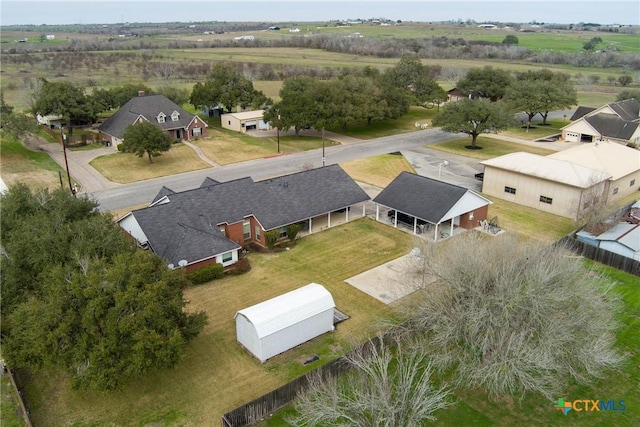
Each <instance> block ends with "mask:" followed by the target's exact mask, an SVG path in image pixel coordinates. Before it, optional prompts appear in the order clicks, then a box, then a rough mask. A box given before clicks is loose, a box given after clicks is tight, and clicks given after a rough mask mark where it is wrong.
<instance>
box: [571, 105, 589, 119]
mask: <svg viewBox="0 0 640 427" xmlns="http://www.w3.org/2000/svg"><path fill="white" fill-rule="evenodd" d="M594 110H595V108H593V107H583V106H582V105H578V108H576V111H575V112H574V113H573V115H572V116H571V118H570V119H569V120H570V121H572V122H573V121H575V120H578V119H579V118H581V117H583V116H584V115H585V114H589V113H590V112H592V111H594Z"/></svg>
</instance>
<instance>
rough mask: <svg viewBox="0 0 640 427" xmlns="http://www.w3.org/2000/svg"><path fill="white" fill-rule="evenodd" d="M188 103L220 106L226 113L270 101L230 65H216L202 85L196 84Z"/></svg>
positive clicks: (196, 105) (262, 104)
mask: <svg viewBox="0 0 640 427" xmlns="http://www.w3.org/2000/svg"><path fill="white" fill-rule="evenodd" d="M189 102H191V104H193V106H194V107H196V108H200V107H202V106H204V105H217V104H221V105H223V106H224V107H225V109H226V110H227V111H231V110H232V109H233V108H234V107H236V106H240V107H241V108H246V107H249V106H252V107H254V108H255V107H259V106H264V105H268V104H270V103H271V101H270V100H269V99H268V98H267V97H266V96H265V95H264V94H263V93H262V92H260V91H258V90H255V89H254V87H253V83H251V81H250V80H248V79H247V78H245V77H244V76H243V75H241V74H240V73H239V72H238V71H237V70H236V68H235V67H234V66H233V65H231V64H223V63H219V64H216V65H215V66H214V67H213V68H212V69H211V72H210V73H209V75H207V79H206V81H205V82H204V83H196V84H195V85H194V86H193V90H192V91H191V96H190V98H189Z"/></svg>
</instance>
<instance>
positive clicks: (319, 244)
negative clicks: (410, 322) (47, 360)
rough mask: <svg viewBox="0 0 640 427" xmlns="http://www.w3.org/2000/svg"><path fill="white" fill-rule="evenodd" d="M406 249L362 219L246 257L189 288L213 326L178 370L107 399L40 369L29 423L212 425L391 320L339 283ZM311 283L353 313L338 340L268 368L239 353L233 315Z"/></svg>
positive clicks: (325, 340) (330, 338)
mask: <svg viewBox="0 0 640 427" xmlns="http://www.w3.org/2000/svg"><path fill="white" fill-rule="evenodd" d="M410 247H411V236H410V235H409V234H407V233H403V232H399V231H397V230H395V229H393V228H392V227H388V226H385V225H382V224H380V223H376V222H375V221H372V220H369V219H361V220H357V221H354V222H351V223H348V224H345V225H342V226H339V227H335V228H333V229H331V230H327V231H323V232H322V233H317V234H314V235H311V236H307V237H304V238H302V239H299V240H298V242H297V245H296V246H295V248H293V249H292V250H290V251H285V252H279V253H274V254H257V253H254V254H251V255H249V256H250V260H251V265H252V269H251V271H250V272H249V273H246V274H244V275H241V276H230V277H226V278H224V279H222V280H219V281H214V282H210V283H208V284H205V285H201V286H197V287H193V288H189V289H187V290H185V297H186V298H187V299H188V300H189V301H190V303H189V305H188V307H187V308H188V309H189V310H204V311H206V312H207V313H208V315H209V322H208V324H207V326H206V327H205V329H204V331H203V332H202V333H201V334H200V335H199V336H198V337H197V338H196V339H195V340H194V341H193V342H192V343H191V344H190V345H189V347H188V349H187V352H186V354H185V357H184V358H183V360H182V361H181V362H180V363H179V364H178V366H177V367H176V368H175V369H172V370H163V371H161V372H157V373H155V374H152V375H149V376H147V377H146V378H142V379H140V380H137V381H135V382H134V383H132V384H129V385H128V386H126V387H124V389H123V390H121V391H118V392H113V393H92V392H74V391H71V390H70V388H69V383H68V380H67V378H66V377H65V376H61V375H56V374H54V373H53V372H52V371H51V370H47V371H43V372H42V373H40V374H38V375H36V376H35V377H33V380H32V381H31V382H30V384H29V386H28V387H27V389H26V390H25V392H26V395H27V398H28V401H29V403H30V407H31V408H32V411H31V412H32V417H33V421H34V425H39V426H57V425H105V426H106V425H119V426H124V425H148V423H157V424H153V425H198V426H200V425H202V426H204V425H218V424H219V422H220V421H219V420H220V417H221V415H222V414H223V413H224V412H226V411H228V410H230V409H233V408H234V407H236V406H239V405H241V404H243V403H246V401H248V400H251V399H253V398H255V397H258V396H260V395H261V394H264V393H266V392H268V391H270V390H271V389H273V388H275V387H277V386H279V385H282V384H284V383H286V382H287V381H288V380H290V379H292V378H294V377H296V376H299V375H300V374H302V373H303V372H304V371H307V370H309V369H311V368H313V367H314V366H317V364H311V365H308V366H304V365H303V364H302V363H300V361H301V360H305V359H306V358H308V357H309V355H312V354H317V355H319V356H320V358H321V360H320V362H319V363H326V362H327V361H328V360H329V359H330V358H333V357H335V356H336V355H338V354H341V353H343V352H344V351H346V350H347V348H348V347H349V346H350V345H351V344H353V343H355V342H358V341H360V340H363V339H364V337H365V336H367V335H368V334H370V333H372V332H373V330H374V329H375V328H376V324H377V323H376V321H377V320H378V319H380V318H384V317H388V316H390V315H392V313H391V310H390V309H389V308H388V307H387V306H386V305H384V304H383V303H381V302H379V301H377V300H375V299H374V298H372V297H370V296H368V295H366V294H364V293H362V292H360V291H359V290H357V289H355V288H353V287H351V286H348V285H346V284H345V283H344V280H345V279H346V278H348V277H351V276H353V275H355V274H358V273H360V272H363V271H365V270H368V269H370V268H372V267H375V266H377V265H379V264H382V263H384V262H386V261H389V260H391V259H394V258H396V257H398V256H400V255H403V254H406V253H407V252H408V250H409V249H410ZM346 260H348V262H346ZM329 267H330V268H329ZM314 281H315V282H317V283H320V284H322V285H324V286H326V287H327V289H328V290H329V291H330V292H331V293H332V295H333V298H334V300H335V302H336V305H337V307H338V309H339V310H341V311H343V312H344V313H346V314H348V315H349V316H351V318H350V319H349V320H347V321H345V322H343V323H341V324H340V325H339V327H338V328H337V331H336V332H335V333H331V334H326V335H324V336H322V337H319V338H318V339H315V340H313V341H311V342H309V343H306V344H303V345H301V346H299V347H296V348H295V349H294V350H292V351H289V352H287V353H285V354H283V355H280V356H277V357H275V358H273V359H271V360H269V361H268V362H266V363H264V364H260V363H259V362H257V361H256V360H255V359H254V358H253V357H252V356H250V355H249V354H248V353H247V352H246V351H244V350H243V349H241V348H240V346H239V345H238V344H237V343H236V336H235V325H234V320H233V316H234V313H235V312H236V311H237V310H239V309H242V308H244V307H247V306H250V305H253V304H256V303H258V302H260V301H264V300H266V299H268V298H271V297H274V296H276V295H280V294H282V293H284V292H287V291H290V290H293V289H296V288H298V287H301V286H304V285H306V284H308V283H310V282H314Z"/></svg>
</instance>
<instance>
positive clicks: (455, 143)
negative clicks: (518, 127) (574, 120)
mask: <svg viewBox="0 0 640 427" xmlns="http://www.w3.org/2000/svg"><path fill="white" fill-rule="evenodd" d="M541 144H543V143H541ZM467 145H471V139H470V138H458V139H453V140H450V141H445V142H439V143H437V144H431V145H429V148H433V149H434V150H440V151H446V152H447V153H453V154H459V155H462V156H467V157H471V158H474V159H480V160H487V159H492V158H494V157H498V156H503V155H505V154H509V153H515V152H517V151H525V152H527V153H533V154H539V155H541V156H546V155H549V154H553V153H555V151H554V150H549V149H546V148H543V147H537V146H532V145H528V144H518V143H516V142H509V141H503V140H500V139H496V138H489V137H486V136H479V137H478V139H477V144H476V145H478V146H480V147H482V149H481V150H469V149H467V148H465V146H467Z"/></svg>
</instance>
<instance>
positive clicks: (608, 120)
mask: <svg viewBox="0 0 640 427" xmlns="http://www.w3.org/2000/svg"><path fill="white" fill-rule="evenodd" d="M584 120H585V121H586V122H587V123H589V124H590V125H591V126H592V127H593V128H594V129H595V130H596V131H598V132H599V133H600V134H602V135H604V136H607V137H610V138H616V139H623V140H629V139H631V137H632V136H633V133H634V132H635V131H636V129H637V128H638V125H639V123H636V122H630V121H627V120H623V119H621V118H620V117H618V116H616V115H615V114H604V113H602V114H596V115H593V116H586V117H585V118H584Z"/></svg>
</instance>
